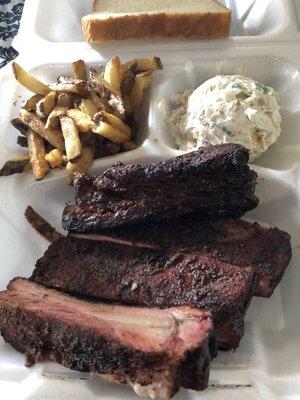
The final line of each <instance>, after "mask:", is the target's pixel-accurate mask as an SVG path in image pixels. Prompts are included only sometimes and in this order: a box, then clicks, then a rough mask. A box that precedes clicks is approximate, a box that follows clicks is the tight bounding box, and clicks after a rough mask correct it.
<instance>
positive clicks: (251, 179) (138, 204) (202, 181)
mask: <svg viewBox="0 0 300 400" xmlns="http://www.w3.org/2000/svg"><path fill="white" fill-rule="evenodd" d="M247 162H248V152H247V151H246V150H245V149H244V148H243V147H241V146H239V145H233V144H226V145H220V146H211V147H207V148H202V149H199V150H197V151H195V152H191V153H188V154H185V155H183V156H180V157H176V158H173V159H170V160H167V161H162V162H158V163H153V164H149V165H123V164H117V165H115V166H112V167H110V168H108V169H107V170H106V171H104V172H103V174H102V175H99V176H97V177H90V176H87V175H78V176H77V178H76V179H75V181H74V190H75V201H76V204H75V205H68V206H66V208H65V210H64V213H63V227H64V228H65V229H66V230H69V231H72V232H94V231H97V230H99V229H103V228H111V227H115V226H120V225H124V224H132V223H137V222H139V221H148V220H156V219H162V218H173V217H174V216H177V215H181V214H186V213H190V212H192V211H197V212H198V213H199V214H201V215H202V216H206V217H210V218H221V217H240V216H241V215H243V214H244V213H245V212H246V211H249V210H251V209H253V208H255V207H256V206H257V204H258V199H257V198H256V197H255V195H254V189H255V184H256V173H255V172H254V171H252V170H250V169H249V167H248V166H247Z"/></svg>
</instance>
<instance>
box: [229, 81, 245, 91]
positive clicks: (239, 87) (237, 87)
mask: <svg viewBox="0 0 300 400" xmlns="http://www.w3.org/2000/svg"><path fill="white" fill-rule="evenodd" d="M232 89H240V90H245V87H244V86H243V85H241V84H240V83H238V82H235V83H233V84H232Z"/></svg>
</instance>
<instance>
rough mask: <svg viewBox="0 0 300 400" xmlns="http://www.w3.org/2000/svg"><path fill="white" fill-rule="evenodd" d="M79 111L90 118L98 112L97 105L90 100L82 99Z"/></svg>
mask: <svg viewBox="0 0 300 400" xmlns="http://www.w3.org/2000/svg"><path fill="white" fill-rule="evenodd" d="M79 109H80V111H82V112H83V113H85V114H86V115H88V116H89V117H90V118H93V116H94V115H95V114H96V112H97V108H96V106H95V104H94V103H93V102H92V100H90V99H82V100H81V101H80V103H79Z"/></svg>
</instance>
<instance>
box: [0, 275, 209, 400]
mask: <svg viewBox="0 0 300 400" xmlns="http://www.w3.org/2000/svg"><path fill="white" fill-rule="evenodd" d="M0 328H1V333H2V336H3V337H4V339H5V340H6V341H7V342H9V343H11V344H12V345H13V346H14V347H15V348H16V349H17V350H19V351H21V352H23V353H25V354H26V359H27V365H28V366H30V365H33V364H34V363H35V362H39V361H45V360H51V361H56V362H58V363H60V364H62V365H64V366H66V367H69V368H71V369H76V370H79V371H84V372H97V373H100V374H105V375H107V377H108V379H110V380H114V381H117V382H121V383H127V384H129V385H131V386H132V387H133V389H134V390H135V391H136V392H137V393H139V394H142V395H143V394H147V393H149V394H156V395H160V397H162V398H163V399H169V397H170V396H173V395H174V394H175V393H176V392H177V391H178V390H179V388H180V387H185V388H190V389H194V390H203V389H204V388H205V387H206V384H207V380H208V373H209V362H210V349H211V351H213V340H212V339H211V338H212V337H211V331H212V322H211V320H210V314H209V312H206V311H200V310H193V309H191V308H187V307H178V308H169V309H166V310H159V309H144V308H134V307H124V306H112V305H107V304H99V303H92V302H89V301H85V300H78V299H76V298H74V297H69V296H67V295H64V294H61V293H59V292H57V291H55V290H50V289H46V288H44V287H43V286H41V285H37V284H35V283H32V282H30V281H28V280H26V279H22V278H16V279H15V280H13V281H12V282H11V283H10V284H9V286H8V290H6V291H4V292H1V293H0ZM211 341H212V342H211Z"/></svg>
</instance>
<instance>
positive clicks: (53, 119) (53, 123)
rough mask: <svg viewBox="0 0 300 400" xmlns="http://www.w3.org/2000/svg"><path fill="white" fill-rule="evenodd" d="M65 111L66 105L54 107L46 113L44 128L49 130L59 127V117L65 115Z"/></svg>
mask: <svg viewBox="0 0 300 400" xmlns="http://www.w3.org/2000/svg"><path fill="white" fill-rule="evenodd" d="M67 111H68V109H67V108H66V107H55V108H54V109H53V110H52V111H51V113H50V114H49V115H48V118H47V121H46V125H45V128H46V129H50V130H54V129H57V128H59V117H62V116H64V115H67Z"/></svg>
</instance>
